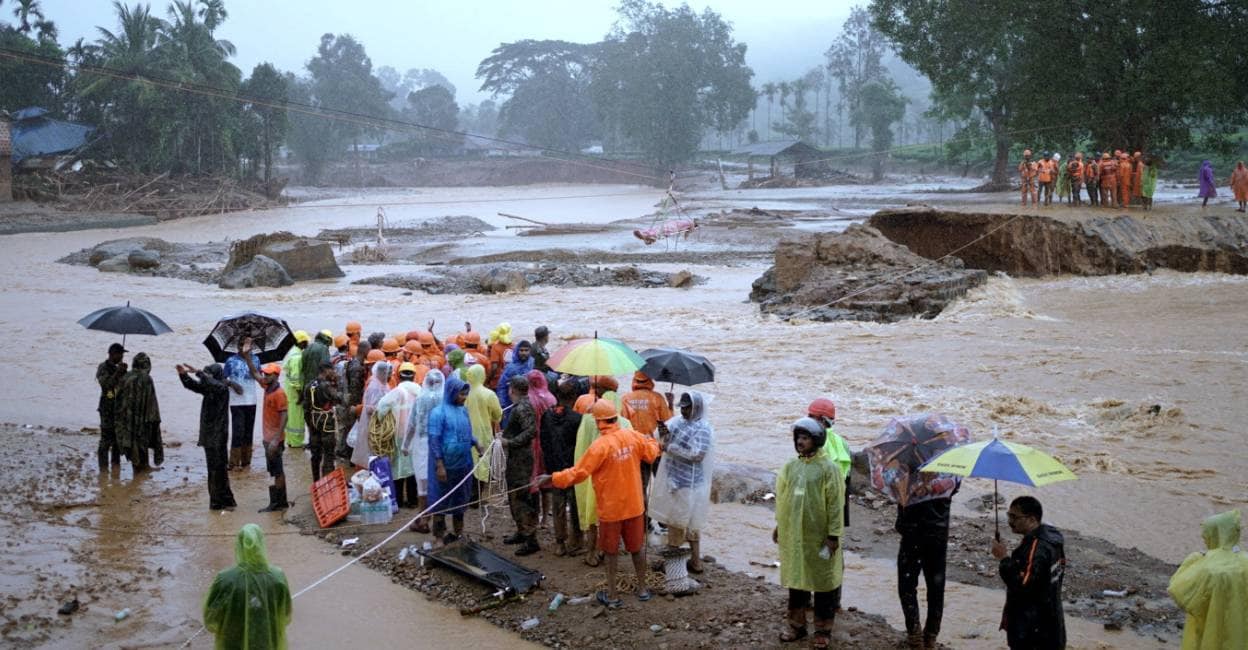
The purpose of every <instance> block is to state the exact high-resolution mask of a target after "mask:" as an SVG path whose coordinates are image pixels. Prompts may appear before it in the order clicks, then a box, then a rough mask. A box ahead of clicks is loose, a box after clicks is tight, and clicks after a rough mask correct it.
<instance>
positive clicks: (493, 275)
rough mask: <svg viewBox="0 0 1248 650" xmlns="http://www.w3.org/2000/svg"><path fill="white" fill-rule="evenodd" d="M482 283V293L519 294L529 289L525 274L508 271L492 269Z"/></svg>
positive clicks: (482, 278)
mask: <svg viewBox="0 0 1248 650" xmlns="http://www.w3.org/2000/svg"><path fill="white" fill-rule="evenodd" d="M480 282H481V293H518V292H521V291H525V290H527V289H528V288H529V281H528V279H526V278H525V277H524V274H523V273H521V272H519V271H513V270H507V269H490V270H489V271H487V272H486V273H485V274H484V275H482V276H481V280H480Z"/></svg>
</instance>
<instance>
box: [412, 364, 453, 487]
mask: <svg viewBox="0 0 1248 650" xmlns="http://www.w3.org/2000/svg"><path fill="white" fill-rule="evenodd" d="M444 381H445V379H444V378H443V376H442V371H441V370H430V371H429V373H428V374H426V375H425V382H424V387H423V388H424V389H423V390H422V391H421V392H420V396H419V397H417V398H416V405H415V406H413V407H412V415H411V417H410V418H408V421H407V432H406V433H405V434H404V436H403V448H404V449H406V450H407V453H408V454H410V455H411V457H412V472H413V473H414V475H415V476H416V478H418V479H420V480H422V481H423V480H425V477H426V476H427V475H428V474H429V414H430V413H431V412H433V409H435V408H437V406H438V405H439V404H441V403H442V392H443V390H444V386H443V382H444Z"/></svg>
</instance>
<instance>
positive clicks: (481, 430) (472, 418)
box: [452, 353, 503, 481]
mask: <svg viewBox="0 0 1248 650" xmlns="http://www.w3.org/2000/svg"><path fill="white" fill-rule="evenodd" d="M452 354H454V353H452ZM463 373H464V375H465V379H466V380H467V381H468V386H469V389H468V400H467V401H465V402H464V406H465V407H467V408H468V421H469V422H471V423H472V437H473V438H476V439H477V442H479V443H481V448H482V449H489V448H490V443H492V442H494V426H495V425H496V424H498V423H499V422H502V421H503V407H502V406H500V405H499V403H498V395H496V394H494V391H492V390H490V389H488V388H486V387H485V368H484V367H483V366H480V365H475V364H474V365H471V366H468V369H467V370H464V371H463ZM478 458H480V455H479V454H477V450H476V449H473V450H472V462H473V465H474V466H475V467H476V469H474V470H473V475H474V476H476V477H477V480H478V481H488V480H490V464H489V463H481V464H477V460H478Z"/></svg>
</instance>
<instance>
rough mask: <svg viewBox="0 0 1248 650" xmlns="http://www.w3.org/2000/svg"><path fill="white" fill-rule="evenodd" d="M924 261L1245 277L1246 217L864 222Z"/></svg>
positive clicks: (1020, 270) (955, 217)
mask: <svg viewBox="0 0 1248 650" xmlns="http://www.w3.org/2000/svg"><path fill="white" fill-rule="evenodd" d="M867 223H868V224H869V225H870V226H872V227H874V228H876V229H877V230H879V231H880V232H881V233H883V234H884V236H886V237H888V238H889V239H891V240H893V241H895V242H898V243H900V244H904V245H905V246H906V247H907V248H909V249H910V250H911V251H913V252H915V253H917V254H918V255H921V256H923V257H925V258H928V259H936V258H938V257H940V256H942V255H945V254H948V253H949V252H950V251H957V256H958V257H959V258H961V259H962V260H963V261H964V262H965V263H966V265H967V266H969V267H972V268H978V269H985V270H988V271H1004V272H1005V273H1008V274H1010V275H1014V276H1032V277H1035V276H1045V275H1060V274H1071V275H1108V274H1113V273H1140V272H1144V271H1151V270H1153V269H1156V268H1165V269H1174V270H1176V271H1215V272H1221V273H1235V274H1241V275H1242V274H1248V219H1245V218H1244V217H1233V216H1226V215H1209V216H1206V215H1190V214H1189V215H1157V214H1132V215H1104V216H1100V215H1096V216H1070V215H1062V216H1047V215H1028V214H1019V215H1014V214H984V213H975V212H953V211H943V210H937V209H934V208H931V207H927V206H922V207H906V208H900V209H895V210H881V211H880V212H877V213H876V214H875V215H874V216H872V217H871V218H870V219H868V220H867Z"/></svg>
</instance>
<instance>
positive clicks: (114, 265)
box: [95, 253, 130, 273]
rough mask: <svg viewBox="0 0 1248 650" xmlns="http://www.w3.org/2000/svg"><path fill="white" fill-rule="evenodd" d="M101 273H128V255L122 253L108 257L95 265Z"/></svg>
mask: <svg viewBox="0 0 1248 650" xmlns="http://www.w3.org/2000/svg"><path fill="white" fill-rule="evenodd" d="M95 268H97V269H99V270H100V272H102V273H129V272H130V255H129V253H123V254H121V255H117V256H116V257H110V258H108V259H106V260H104V261H102V262H100V263H98V264H96V265H95Z"/></svg>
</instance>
